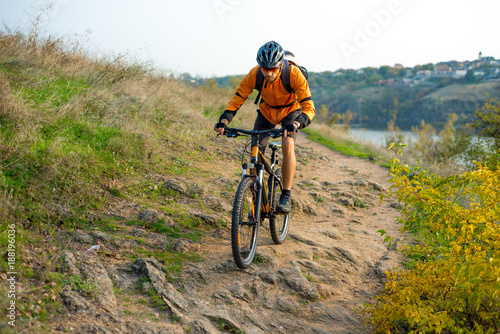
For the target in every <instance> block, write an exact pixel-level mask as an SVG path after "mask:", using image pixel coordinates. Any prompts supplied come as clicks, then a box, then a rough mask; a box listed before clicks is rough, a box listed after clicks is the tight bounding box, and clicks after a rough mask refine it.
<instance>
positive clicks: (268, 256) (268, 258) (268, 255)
mask: <svg viewBox="0 0 500 334" xmlns="http://www.w3.org/2000/svg"><path fill="white" fill-rule="evenodd" d="M256 255H257V256H258V257H259V258H260V259H259V260H260V261H262V264H264V265H268V266H270V267H271V268H274V267H276V266H277V265H278V261H276V256H275V255H274V253H273V252H272V251H271V250H269V249H268V248H267V247H257V252H256ZM254 261H255V260H254Z"/></svg>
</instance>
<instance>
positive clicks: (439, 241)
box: [363, 159, 500, 333]
mask: <svg viewBox="0 0 500 334" xmlns="http://www.w3.org/2000/svg"><path fill="white" fill-rule="evenodd" d="M390 182H391V183H392V185H391V195H392V196H396V197H397V198H398V200H399V202H400V203H401V205H402V209H401V216H400V218H399V223H401V224H402V225H403V230H404V231H412V232H414V233H415V237H416V240H417V242H415V243H413V244H411V245H405V246H403V247H401V248H400V249H401V251H403V252H404V253H405V254H406V255H407V257H408V258H412V259H414V262H413V263H412V265H411V266H409V267H408V268H407V269H402V270H393V271H389V272H388V273H387V281H386V284H385V288H384V290H383V292H382V293H381V294H380V295H379V296H378V297H377V301H376V303H375V304H374V305H366V306H365V309H364V310H363V313H365V315H366V316H368V323H370V324H372V325H374V327H375V331H376V333H499V332H500V299H499V298H500V171H499V170H498V169H496V170H492V169H489V168H488V167H485V166H483V165H482V164H480V163H477V162H476V168H475V169H474V170H472V171H469V172H466V173H464V174H462V175H458V176H450V177H446V178H442V177H439V176H437V175H435V174H432V173H431V172H429V171H427V170H423V169H422V168H420V167H415V168H413V169H411V170H410V168H409V167H408V166H406V165H402V164H401V163H400V161H399V160H398V159H394V160H393V162H392V167H391V170H390Z"/></svg>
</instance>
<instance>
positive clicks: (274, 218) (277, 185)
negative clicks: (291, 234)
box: [269, 168, 290, 245]
mask: <svg viewBox="0 0 500 334" xmlns="http://www.w3.org/2000/svg"><path fill="white" fill-rule="evenodd" d="M275 175H276V178H274V179H273V177H271V180H270V181H269V187H273V188H272V189H273V192H272V196H271V198H272V203H271V208H272V210H271V211H272V212H271V217H270V218H269V229H270V230H271V237H272V238H273V241H274V243H275V244H277V245H279V244H282V243H283V242H285V240H286V236H287V234H288V224H289V222H290V213H286V214H278V213H276V206H277V205H278V201H279V198H280V195H281V168H278V169H277V170H276V172H275Z"/></svg>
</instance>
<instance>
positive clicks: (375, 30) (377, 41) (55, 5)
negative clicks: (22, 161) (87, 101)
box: [0, 0, 500, 78]
mask: <svg viewBox="0 0 500 334" xmlns="http://www.w3.org/2000/svg"><path fill="white" fill-rule="evenodd" d="M49 4H52V6H51V8H50V9H48V10H46V11H42V10H41V8H45V7H47V6H48V5H49ZM37 14H42V15H41V16H40V18H41V20H40V23H39V30H40V33H41V34H42V35H44V36H49V35H51V36H53V37H57V38H63V39H66V40H68V41H79V42H80V43H82V44H83V46H84V48H85V49H86V50H87V51H88V52H89V53H91V54H93V55H108V56H109V55H126V56H127V57H128V59H131V60H138V61H140V62H149V63H151V64H152V65H153V66H154V67H155V68H157V69H160V70H164V71H166V72H173V73H174V74H181V73H189V74H191V75H192V76H199V77H205V78H209V77H214V76H224V75H239V74H246V73H248V71H249V70H250V69H251V68H252V67H254V66H255V65H257V63H256V60H255V59H256V55H257V51H258V49H259V48H260V46H261V45H263V44H264V43H266V42H268V41H271V40H274V41H276V42H278V43H280V44H281V45H282V46H283V48H284V49H286V50H291V51H293V52H294V54H295V56H296V59H297V60H298V61H299V62H300V63H301V65H303V66H305V67H306V68H307V69H308V70H309V71H313V72H321V71H332V72H333V71H336V70H337V69H341V68H343V69H350V68H352V69H358V68H362V67H368V66H372V67H380V66H383V65H389V66H394V64H396V63H400V64H402V65H404V66H407V67H413V66H415V65H418V64H427V63H437V62H440V61H449V60H457V61H464V60H474V59H477V57H478V54H479V52H480V51H481V52H482V54H483V56H492V57H495V58H496V59H499V58H500V43H499V39H500V0H475V1H471V0H349V1H348V0H342V1H338V0H330V1H326V0H308V1H307V2H306V1H303V0H302V1H299V0H287V1H282V0H183V1H181V0H175V1H174V0H142V1H138V0H2V1H1V2H0V24H1V26H2V29H5V27H8V29H11V30H21V31H25V32H26V31H29V29H30V28H31V27H32V26H33V24H32V23H33V21H34V17H36V15H37Z"/></svg>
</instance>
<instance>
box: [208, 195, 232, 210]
mask: <svg viewBox="0 0 500 334" xmlns="http://www.w3.org/2000/svg"><path fill="white" fill-rule="evenodd" d="M204 201H205V203H206V204H207V206H208V207H209V208H210V209H212V210H215V211H226V212H229V211H231V210H232V209H233V207H232V206H231V205H230V204H229V203H227V202H226V201H225V200H222V199H220V198H218V197H215V196H207V197H205V199H204Z"/></svg>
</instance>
